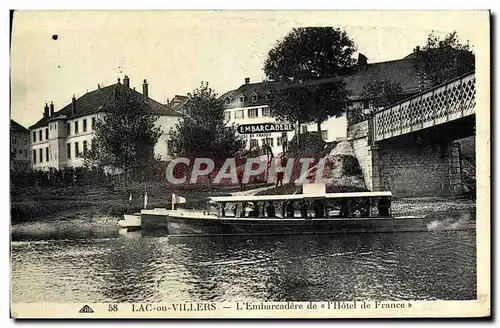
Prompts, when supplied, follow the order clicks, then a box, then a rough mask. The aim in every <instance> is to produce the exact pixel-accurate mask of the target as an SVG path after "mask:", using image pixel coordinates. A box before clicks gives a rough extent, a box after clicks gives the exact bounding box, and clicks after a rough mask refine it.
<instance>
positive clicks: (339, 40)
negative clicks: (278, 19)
mask: <svg viewBox="0 0 500 328" xmlns="http://www.w3.org/2000/svg"><path fill="white" fill-rule="evenodd" d="M355 51H356V47H355V45H354V42H353V41H352V40H351V39H350V38H349V37H348V35H347V34H346V32H344V31H342V30H340V29H338V28H337V29H334V28H332V27H306V28H294V29H293V30H292V31H291V32H290V33H289V34H288V35H286V36H285V38H284V39H283V40H281V41H278V43H277V44H276V45H275V47H274V48H273V49H271V51H270V52H269V54H268V58H267V59H266V61H265V64H264V72H265V74H266V77H267V78H268V79H270V80H274V81H276V82H278V87H277V88H276V90H275V93H274V95H273V97H272V100H271V102H270V104H269V107H270V110H271V114H272V115H274V116H276V117H278V118H280V119H283V120H287V121H290V122H296V121H298V122H299V126H300V124H301V123H309V122H316V123H317V124H318V127H319V126H320V124H321V122H323V121H325V120H326V119H328V117H331V116H336V117H338V116H341V115H342V114H343V113H344V112H345V110H346V100H347V97H348V92H347V91H346V89H345V83H344V82H343V81H340V80H338V81H333V80H332V81H330V82H329V83H314V82H313V81H314V80H318V79H324V78H331V77H338V76H341V75H345V74H347V73H348V72H350V70H351V68H352V66H353V64H354V59H353V58H352V55H353V53H354V52H355Z"/></svg>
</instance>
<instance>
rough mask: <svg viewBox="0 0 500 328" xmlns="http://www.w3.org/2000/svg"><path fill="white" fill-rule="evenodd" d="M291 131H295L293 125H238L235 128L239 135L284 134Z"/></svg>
mask: <svg viewBox="0 0 500 328" xmlns="http://www.w3.org/2000/svg"><path fill="white" fill-rule="evenodd" d="M293 130H295V125H294V124H293V123H260V124H241V125H238V128H237V131H238V133H240V134H248V133H272V132H286V131H293Z"/></svg>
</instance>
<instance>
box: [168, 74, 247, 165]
mask: <svg viewBox="0 0 500 328" xmlns="http://www.w3.org/2000/svg"><path fill="white" fill-rule="evenodd" d="M222 105H223V104H222V101H220V100H219V99H217V93H216V92H215V91H214V90H213V89H211V88H210V87H209V85H208V82H201V86H200V87H199V88H197V89H195V90H194V91H193V92H192V93H191V97H190V99H189V101H188V102H187V103H186V110H185V112H184V114H183V116H182V119H181V120H180V121H179V122H178V123H177V124H176V127H175V129H174V130H171V131H170V132H169V136H170V138H169V139H170V140H169V147H168V149H169V153H170V155H172V156H174V157H187V158H194V157H204V158H210V159H212V160H214V161H215V164H216V165H218V164H220V163H222V162H223V161H224V160H225V159H227V158H230V157H234V156H235V155H236V154H237V153H238V152H240V151H241V150H242V149H243V147H244V144H243V140H241V139H240V138H239V137H238V136H237V131H236V127H235V126H234V125H232V126H226V123H225V120H224V108H223V106H222Z"/></svg>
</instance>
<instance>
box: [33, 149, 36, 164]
mask: <svg viewBox="0 0 500 328" xmlns="http://www.w3.org/2000/svg"><path fill="white" fill-rule="evenodd" d="M33 164H36V150H34V149H33Z"/></svg>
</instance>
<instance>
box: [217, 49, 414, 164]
mask: <svg viewBox="0 0 500 328" xmlns="http://www.w3.org/2000/svg"><path fill="white" fill-rule="evenodd" d="M414 60H415V57H414V56H413V55H409V56H407V57H405V58H403V59H399V60H393V61H387V62H380V63H373V64H368V62H367V59H366V57H365V56H363V55H362V54H360V56H359V59H358V65H357V70H356V71H355V72H354V73H353V74H352V75H349V76H345V77H342V78H329V79H322V80H317V81H314V82H313V83H321V84H326V83H329V82H333V81H339V80H340V79H342V80H343V81H344V82H345V83H346V89H347V90H348V91H349V93H350V95H349V105H348V108H349V109H348V110H347V114H346V115H343V116H341V117H338V118H335V117H330V118H329V119H327V120H326V121H324V122H323V123H321V136H322V138H323V140H324V141H326V142H332V141H335V140H337V139H339V138H346V136H347V118H346V116H347V115H349V110H351V109H353V108H362V109H363V110H368V109H369V108H371V104H370V99H364V98H363V97H362V95H361V93H362V90H363V87H364V86H365V85H367V84H369V83H370V82H375V81H383V80H389V81H391V82H396V83H400V84H401V87H402V89H403V94H404V95H406V96H410V95H412V94H414V93H417V92H419V90H421V88H422V85H421V84H422V83H421V81H420V78H419V76H418V74H417V71H416V69H415V66H414ZM274 88H275V83H273V82H258V83H250V79H249V78H246V79H245V83H244V84H242V85H241V86H240V87H238V88H237V89H235V90H231V91H228V92H226V93H224V94H223V95H222V96H221V97H220V100H221V101H222V102H223V104H224V108H225V118H226V120H227V122H228V124H233V123H234V124H237V125H241V124H262V123H294V122H278V120H277V119H276V118H275V117H272V116H271V115H270V109H269V106H268V104H269V103H270V100H271V97H272V95H273V89H274ZM297 128H298V127H297ZM300 129H301V131H309V132H317V131H318V127H317V124H316V123H312V124H302V126H301V127H300ZM294 135H295V131H289V132H287V139H288V141H290V140H292V138H293V137H294ZM241 136H242V137H243V138H245V139H247V144H246V147H247V148H251V147H254V146H259V147H262V146H263V145H264V143H266V144H269V145H270V146H271V149H272V151H273V153H274V154H275V155H276V154H279V153H281V152H282V142H283V138H282V133H281V132H271V133H256V134H242V135H241Z"/></svg>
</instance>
